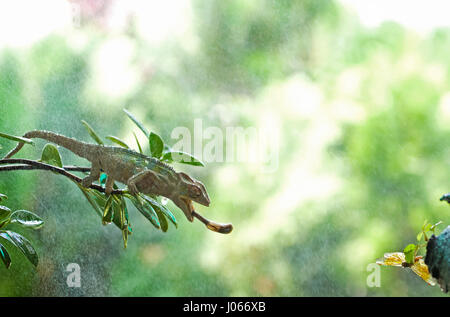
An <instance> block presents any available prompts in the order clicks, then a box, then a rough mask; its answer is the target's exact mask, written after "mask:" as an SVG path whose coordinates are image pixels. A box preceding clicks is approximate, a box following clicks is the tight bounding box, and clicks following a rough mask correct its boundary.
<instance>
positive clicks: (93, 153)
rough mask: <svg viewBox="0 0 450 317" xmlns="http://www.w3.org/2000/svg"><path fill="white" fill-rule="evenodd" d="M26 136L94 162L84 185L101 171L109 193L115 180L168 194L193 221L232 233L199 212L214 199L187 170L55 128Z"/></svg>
mask: <svg viewBox="0 0 450 317" xmlns="http://www.w3.org/2000/svg"><path fill="white" fill-rule="evenodd" d="M23 137H24V138H28V139H32V138H38V139H44V140H47V141H49V142H52V143H55V144H57V145H59V146H62V147H63V148H66V149H68V150H69V151H71V152H73V153H74V154H76V155H77V156H79V157H82V158H85V159H87V160H88V161H89V162H90V163H91V164H92V165H91V170H90V173H89V175H87V176H86V177H85V178H83V179H82V182H81V185H82V186H84V187H89V186H90V185H91V184H92V183H93V182H94V181H97V180H98V179H99V177H100V173H101V171H103V172H104V173H105V174H106V175H107V179H106V184H105V193H106V194H107V195H109V194H111V192H112V191H113V185H114V182H115V181H118V182H120V183H122V184H125V185H127V187H128V191H129V192H130V194H132V195H136V194H138V193H143V194H150V195H159V196H163V197H166V198H168V199H170V200H172V201H173V202H174V204H175V205H176V206H178V208H180V209H181V210H182V211H183V213H184V215H185V216H186V218H187V219H188V220H189V221H190V222H192V221H193V220H194V215H195V216H196V217H197V218H198V219H200V221H202V222H203V223H204V224H205V225H206V226H207V227H208V229H210V230H213V231H216V232H220V233H228V232H231V229H232V226H231V224H227V225H222V224H217V223H214V222H212V221H209V220H207V219H206V218H203V217H201V216H200V215H198V214H197V213H196V212H195V210H194V206H193V204H192V202H196V203H199V204H201V205H204V206H207V207H208V206H209V205H210V202H211V201H210V198H209V196H208V192H207V191H206V188H205V186H204V185H203V183H202V182H200V181H198V180H196V179H194V178H192V177H190V176H189V175H188V174H186V173H183V172H176V171H175V170H174V168H173V167H171V166H170V165H168V164H166V163H164V162H162V161H160V160H158V159H157V158H154V157H149V156H146V155H144V154H141V153H138V152H135V151H133V150H130V149H127V148H123V147H117V146H108V145H98V144H92V143H86V142H82V141H79V140H76V139H74V138H70V137H67V136H64V135H61V134H57V133H54V132H51V131H44V130H33V131H29V132H27V133H25V134H24V136H23ZM23 145H24V143H22V142H19V143H18V144H17V146H16V147H15V148H14V149H12V150H11V151H10V152H9V153H8V154H6V156H5V157H4V158H5V159H6V158H10V157H12V156H13V155H14V154H16V153H17V152H18V151H19V150H20V149H21V148H22V147H23Z"/></svg>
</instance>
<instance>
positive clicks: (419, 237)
mask: <svg viewBox="0 0 450 317" xmlns="http://www.w3.org/2000/svg"><path fill="white" fill-rule="evenodd" d="M422 236H423V231H421V232H419V234H418V235H417V241H420V240H421V239H422Z"/></svg>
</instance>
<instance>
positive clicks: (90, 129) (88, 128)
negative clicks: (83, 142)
mask: <svg viewBox="0 0 450 317" xmlns="http://www.w3.org/2000/svg"><path fill="white" fill-rule="evenodd" d="M81 123H82V124H83V125H84V126H85V128H86V130H87V131H88V132H89V135H90V136H91V138H92V139H94V141H95V142H97V144H101V145H103V141H102V139H100V137H99V136H98V134H97V133H95V131H94V129H92V127H91V126H90V125H89V123H87V122H86V121H84V120H81Z"/></svg>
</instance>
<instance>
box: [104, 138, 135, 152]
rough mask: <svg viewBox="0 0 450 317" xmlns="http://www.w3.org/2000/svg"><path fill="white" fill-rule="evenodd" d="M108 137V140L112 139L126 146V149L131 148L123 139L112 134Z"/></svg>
mask: <svg viewBox="0 0 450 317" xmlns="http://www.w3.org/2000/svg"><path fill="white" fill-rule="evenodd" d="M106 138H107V139H108V140H110V141H111V142H113V143H116V144H117V145H119V146H121V147H124V148H126V149H129V148H130V147H129V146H128V145H127V144H126V143H125V142H124V141H122V140H121V139H119V138H118V137H115V136H112V135H108V136H107V137H106Z"/></svg>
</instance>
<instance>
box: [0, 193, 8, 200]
mask: <svg viewBox="0 0 450 317" xmlns="http://www.w3.org/2000/svg"><path fill="white" fill-rule="evenodd" d="M6 199H8V196H6V195H4V194H0V201H2V200H6Z"/></svg>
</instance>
